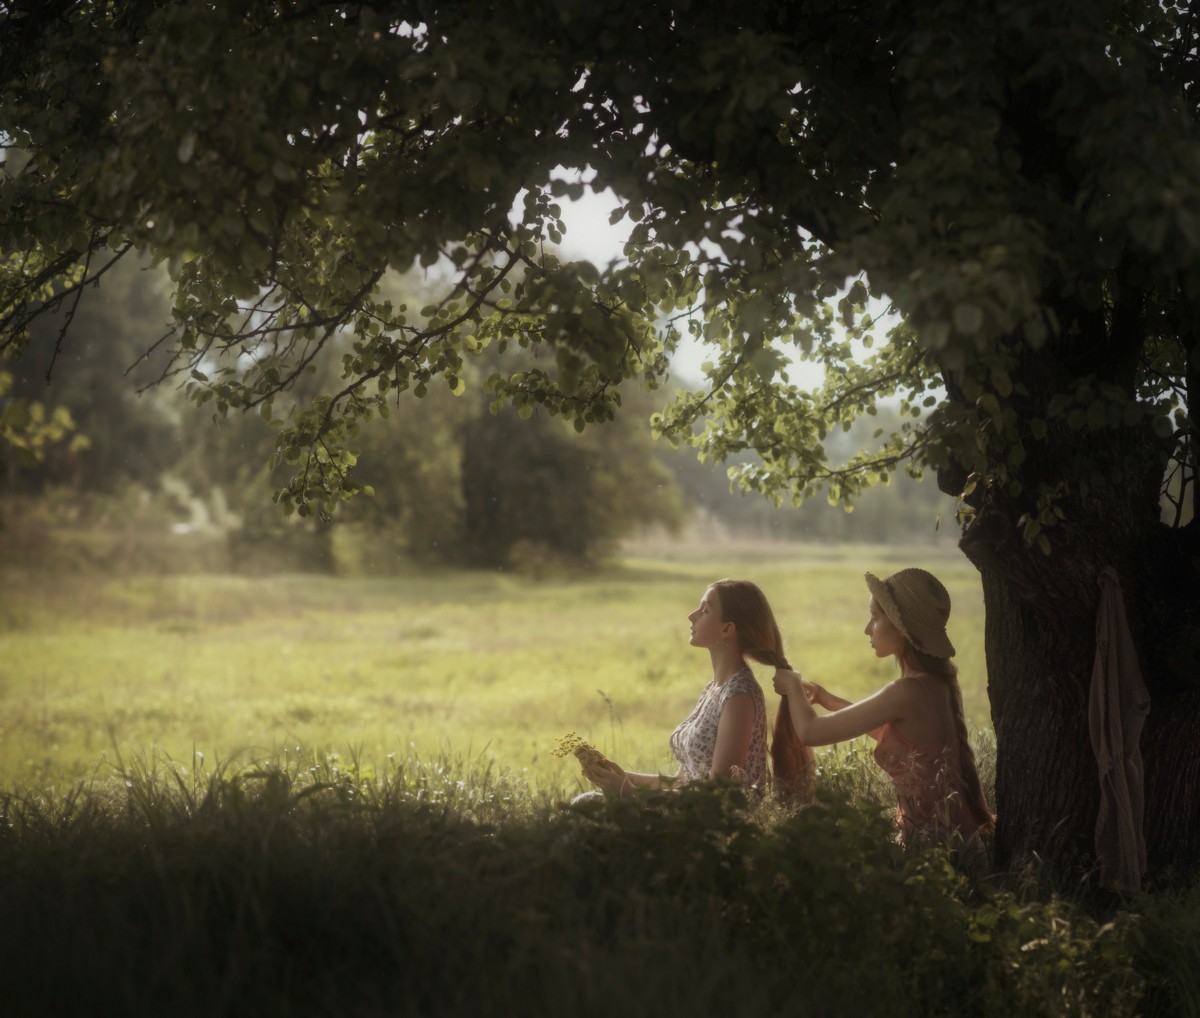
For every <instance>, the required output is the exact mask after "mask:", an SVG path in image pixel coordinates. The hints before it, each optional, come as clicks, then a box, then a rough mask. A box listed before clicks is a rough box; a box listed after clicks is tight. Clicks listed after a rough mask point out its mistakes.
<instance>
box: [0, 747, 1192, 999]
mask: <svg viewBox="0 0 1200 1018" xmlns="http://www.w3.org/2000/svg"><path fill="white" fill-rule="evenodd" d="M889 832H890V829H889V825H888V822H887V821H886V819H885V818H883V817H882V816H881V815H880V812H879V810H878V809H875V808H871V807H870V806H868V807H867V808H865V809H864V808H861V807H860V806H856V805H854V804H852V803H850V802H849V801H847V800H846V799H845V798H841V797H832V798H831V799H830V800H829V801H825V802H822V803H820V804H819V805H816V806H813V807H810V808H807V809H804V810H801V811H793V810H787V809H783V808H781V807H780V806H778V805H777V804H773V803H769V802H768V803H761V804H760V803H749V802H747V801H746V799H745V798H744V797H743V796H742V795H741V794H740V793H739V792H737V791H735V790H732V789H721V788H696V789H688V790H684V791H683V792H680V793H675V794H662V795H658V796H654V797H648V798H645V799H642V800H640V801H637V802H631V801H621V802H615V803H600V804H596V805H590V806H588V807H582V806H580V807H570V806H567V805H565V804H564V803H562V802H558V801H553V800H551V799H548V798H538V797H536V796H535V795H533V794H532V793H531V792H530V790H529V788H528V787H527V786H525V785H524V784H523V783H521V782H519V781H514V780H513V779H512V778H511V777H510V776H509V775H507V774H503V773H496V772H494V771H490V770H480V769H478V768H475V769H474V770H470V769H468V768H464V767H463V766H462V765H461V764H456V765H451V764H448V763H446V762H445V761H442V762H441V763H422V762H420V761H408V762H406V763H403V764H401V763H398V762H391V763H389V766H388V769H387V770H386V772H385V773H383V774H374V773H371V772H370V771H369V770H368V769H366V768H359V767H358V766H357V765H353V766H351V767H350V768H349V769H348V770H339V768H338V767H337V766H335V765H333V764H330V763H329V762H328V761H319V760H318V761H312V760H309V761H305V762H302V763H297V761H295V760H294V759H291V760H287V761H280V760H276V761H271V762H266V763H263V764H260V765H258V766H256V767H253V768H250V769H247V770H244V771H241V772H239V773H237V774H233V773H230V772H227V771H225V770H223V769H222V768H219V767H218V768H216V769H215V770H213V771H204V770H201V772H200V773H188V772H187V771H186V770H185V769H184V768H182V767H179V766H176V765H173V764H171V765H168V766H165V767H164V766H149V767H148V766H145V765H142V766H139V767H135V768H127V769H125V770H124V771H123V772H121V773H120V774H119V775H118V777H117V778H115V779H109V780H103V781H101V780H96V781H93V782H92V783H89V784H86V785H85V784H81V785H77V786H75V787H74V788H72V789H70V790H69V791H66V792H34V791H28V790H26V791H20V792H9V793H6V794H3V795H2V796H0V903H2V904H0V957H3V958H4V959H5V963H6V968H7V969H8V971H9V972H10V973H14V974H15V975H14V976H13V977H12V978H10V979H9V980H7V984H8V985H7V987H6V998H7V1000H6V1011H7V1013H8V1014H10V1015H24V1014H49V1013H53V1014H62V1015H68V1014H80V1013H87V1014H100V1013H113V1014H123V1015H138V1014H173V1015H191V1014H292V1013H321V1014H330V1015H351V1014H353V1015H361V1014H385V1013H386V1014H389V1015H405V1014H471V1015H491V1014H497V1015H499V1014H506V1015H507V1014H514V1013H522V1014H534V1015H537V1014H551V1013H554V1014H561V1013H568V1014H571V1013H574V1014H584V1015H587V1014H596V1015H601V1014H613V1013H621V1012H622V1011H625V1012H626V1013H651V1012H653V1011H661V1012H662V1013H687V1012H688V1011H693V1010H694V1011H695V1012H696V1013H721V1012H723V1011H728V1012H731V1013H757V1014H772V1013H778V1012H781V1011H787V1012H789V1013H803V1014H829V1013H838V1014H841V1013H856V1014H883V1013H886V1014H888V1015H908V1014H911V1015H922V1016H927V1015H938V1014H954V1015H961V1014H980V1015H992V1014H996V1015H1000V1014H1003V1015H1010V1014H1014V1013H1016V1014H1022V1015H1034V1014H1045V1015H1059V1014H1079V1015H1085V1014H1097V1013H1103V1014H1105V1015H1127V1014H1135V1013H1138V1012H1139V1001H1140V1002H1142V1003H1143V1004H1146V1005H1151V1006H1150V1008H1149V1010H1147V1011H1146V1012H1145V1013H1164V1014H1165V1013H1179V1010H1178V1008H1179V1006H1180V1005H1181V1004H1185V1003H1186V1002H1187V1001H1189V1000H1190V1001H1191V1003H1192V1004H1193V1005H1194V1003H1195V996H1194V994H1195V991H1196V987H1195V986H1191V987H1190V988H1189V984H1188V983H1187V980H1191V981H1192V982H1194V981H1195V975H1194V973H1195V971H1196V967H1195V966H1194V965H1192V966H1191V967H1190V968H1187V967H1182V968H1181V969H1179V970H1174V971H1171V972H1164V971H1163V970H1162V968H1161V967H1156V966H1155V963H1154V962H1155V959H1156V958H1166V957H1168V955H1165V954H1162V953H1161V952H1160V951H1159V948H1160V946H1163V945H1165V944H1166V943H1168V942H1169V943H1170V944H1171V948H1172V953H1171V954H1170V955H1169V957H1171V958H1174V959H1178V960H1184V959H1186V958H1187V956H1188V952H1189V951H1190V952H1191V953H1192V954H1193V955H1194V953H1195V952H1196V950H1197V949H1198V948H1200V931H1198V930H1197V926H1196V923H1195V922H1194V921H1188V920H1187V919H1186V916H1187V915H1189V914H1194V913H1195V909H1194V908H1193V909H1192V911H1191V912H1190V913H1189V912H1187V911H1186V908H1187V905H1186V903H1185V904H1184V906H1183V907H1184V908H1185V911H1184V912H1182V913H1175V912H1172V910H1171V909H1172V908H1173V905H1172V906H1170V907H1168V906H1166V904H1165V901H1166V899H1164V902H1163V903H1155V902H1153V901H1151V902H1150V903H1149V906H1150V908H1149V910H1148V911H1147V915H1148V918H1142V917H1139V916H1137V915H1135V914H1133V913H1131V912H1129V911H1119V912H1116V913H1115V914H1113V915H1111V916H1106V917H1103V918H1101V919H1098V918H1096V917H1095V916H1093V915H1092V914H1090V913H1089V911H1088V910H1087V909H1086V908H1084V907H1082V906H1080V905H1078V904H1074V903H1071V902H1069V901H1066V900H1063V899H1061V898H1059V897H1056V896H1053V895H1049V894H1046V893H1044V892H1039V891H1038V890H1037V889H1036V887H1035V886H1034V885H1033V884H1031V883H1025V884H1022V883H1021V882H1019V881H998V882H996V883H995V885H994V886H983V885H981V886H977V887H972V886H970V885H968V883H967V882H966V881H964V880H963V879H962V878H961V877H960V876H959V875H957V874H956V873H955V872H954V870H953V869H952V868H951V867H950V866H949V865H948V864H947V862H946V861H945V859H944V858H943V857H942V856H941V855H939V854H936V853H929V854H920V855H908V856H906V855H904V854H903V853H902V852H901V851H900V850H899V849H897V847H896V846H895V845H894V844H892V843H891V842H890V840H889ZM1191 897H1192V898H1193V899H1196V898H1197V897H1198V895H1197V894H1196V892H1195V891H1193V892H1192V895H1191ZM1196 903H1197V902H1196V901H1192V903H1191V904H1192V905H1193V906H1194V905H1195V904H1196ZM1155 909H1156V911H1155ZM84 988H86V989H84ZM1189 992H1190V993H1192V994H1193V996H1192V997H1190V998H1189V997H1188V996H1187V994H1188V993H1189ZM1193 1013H1195V1012H1194V1011H1193Z"/></svg>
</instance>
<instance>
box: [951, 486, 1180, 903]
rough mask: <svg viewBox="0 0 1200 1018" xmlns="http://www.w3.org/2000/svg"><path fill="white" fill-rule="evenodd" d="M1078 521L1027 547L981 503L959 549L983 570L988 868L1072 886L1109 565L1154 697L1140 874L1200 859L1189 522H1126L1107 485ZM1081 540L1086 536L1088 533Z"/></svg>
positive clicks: (1094, 779)
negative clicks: (989, 764)
mask: <svg viewBox="0 0 1200 1018" xmlns="http://www.w3.org/2000/svg"><path fill="white" fill-rule="evenodd" d="M1114 480H1115V479H1114ZM1098 499H1099V504H1096V503H1095V501H1094V502H1093V504H1091V505H1089V507H1088V512H1087V513H1086V519H1087V524H1086V527H1085V526H1080V527H1079V530H1078V532H1072V531H1073V530H1074V528H1072V527H1071V526H1070V525H1069V524H1068V525H1066V526H1065V528H1064V531H1065V532H1064V533H1062V534H1060V535H1056V536H1057V537H1058V540H1057V541H1056V544H1055V547H1054V551H1053V554H1051V555H1049V556H1044V555H1042V554H1041V553H1040V552H1037V551H1034V550H1030V549H1025V548H1024V547H1023V546H1022V542H1021V538H1020V535H1019V533H1018V532H1017V530H1016V527H1015V526H1014V525H1013V524H1012V523H1011V522H1010V521H1011V519H1012V516H1011V513H1005V512H1003V511H1001V510H1000V509H999V508H997V506H996V504H995V503H994V502H993V503H990V504H989V503H988V502H987V501H986V500H985V502H984V505H983V508H982V509H981V511H980V512H979V514H978V515H977V517H976V519H975V521H974V523H972V525H971V526H970V527H969V528H968V530H967V531H966V532H965V534H964V537H963V540H962V542H961V547H962V549H963V551H964V553H965V554H966V555H967V557H968V558H969V559H970V560H971V561H972V562H973V563H974V564H975V565H976V567H977V568H978V569H979V571H980V575H981V580H982V586H983V593H984V601H985V609H986V623H985V651H986V656H987V671H988V696H989V699H990V702H991V707H992V723H993V726H994V728H995V732H996V745H997V749H996V796H995V798H996V801H995V803H993V806H994V807H995V809H996V811H997V824H996V840H995V849H996V864H997V866H998V867H1007V866H1011V865H1019V864H1020V863H1022V862H1023V861H1025V860H1028V859H1034V860H1037V861H1038V863H1039V864H1041V865H1042V866H1043V867H1044V868H1046V869H1048V870H1049V872H1050V873H1051V874H1053V875H1055V876H1056V877H1057V878H1059V879H1061V880H1064V881H1069V880H1074V879H1077V878H1079V877H1080V876H1082V875H1086V874H1088V873H1093V872H1094V864H1095V860H1096V853H1095V829H1096V820H1097V814H1098V809H1099V804H1100V791H1099V789H1100V785H1099V772H1098V768H1097V763H1096V758H1095V755H1094V753H1093V750H1092V746H1091V741H1090V737H1089V730H1088V694H1089V689H1090V683H1091V672H1092V666H1093V662H1094V658H1095V648H1096V640H1095V619H1096V613H1097V608H1098V605H1099V587H1098V582H1097V580H1098V576H1099V573H1100V570H1101V569H1103V568H1104V566H1105V565H1113V567H1114V568H1116V569H1117V572H1118V574H1119V575H1120V577H1121V586H1122V592H1123V598H1124V601H1125V605H1126V613H1127V615H1128V618H1129V623H1130V628H1131V631H1132V634H1133V636H1134V642H1135V644H1136V645H1137V650H1138V657H1139V662H1140V665H1141V669H1142V672H1143V676H1144V678H1145V681H1146V684H1147V687H1148V688H1149V690H1150V694H1151V712H1150V717H1149V719H1148V720H1147V723H1146V727H1145V729H1144V730H1143V733H1142V738H1141V743H1140V750H1141V756H1142V761H1143V767H1144V774H1145V781H1144V794H1145V813H1144V822H1143V830H1144V834H1145V838H1146V848H1147V871H1148V874H1150V875H1154V874H1161V873H1163V872H1164V871H1166V870H1168V869H1173V870H1176V871H1183V872H1187V871H1191V870H1193V869H1195V868H1196V866H1197V865H1198V864H1200V798H1198V795H1197V793H1200V737H1198V735H1200V656H1198V654H1200V612H1198V601H1200V598H1198V597H1197V568H1196V563H1197V562H1198V561H1200V559H1197V557H1196V553H1197V549H1196V547H1195V545H1196V534H1195V528H1194V527H1192V528H1185V529H1184V530H1171V529H1169V528H1167V527H1165V526H1163V525H1162V524H1160V523H1157V522H1149V523H1148V524H1147V525H1146V526H1144V527H1142V528H1140V531H1141V532H1140V534H1139V533H1138V528H1133V527H1130V526H1128V524H1129V522H1130V516H1129V513H1128V511H1127V510H1128V509H1129V507H1130V505H1131V504H1132V503H1133V501H1134V499H1133V497H1132V496H1131V494H1130V491H1129V487H1128V486H1127V485H1121V484H1119V483H1114V484H1113V485H1111V487H1110V488H1109V490H1108V491H1107V492H1104V493H1101V495H1100V496H1099V497H1098ZM1085 534H1086V538H1085Z"/></svg>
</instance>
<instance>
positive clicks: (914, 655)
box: [900, 639, 996, 831]
mask: <svg viewBox="0 0 1200 1018" xmlns="http://www.w3.org/2000/svg"><path fill="white" fill-rule="evenodd" d="M900 657H901V662H900V663H901V665H907V666H908V668H909V670H911V671H918V672H922V673H923V674H925V675H932V676H933V677H934V678H936V679H938V680H939V681H941V682H943V683H945V685H946V687H947V688H948V689H949V690H950V706H951V709H952V710H953V712H954V728H955V731H956V732H957V734H958V759H959V769H960V770H961V771H962V778H963V791H964V792H965V793H966V801H967V808H968V809H969V810H970V811H971V816H972V817H974V818H975V820H976V821H977V822H978V823H979V824H980V825H981V826H982V829H983V830H989V831H990V830H991V829H992V827H993V825H994V824H995V822H996V815H995V814H994V813H993V812H992V810H991V808H990V807H989V806H988V801H987V796H985V795H984V794H983V783H982V782H981V781H980V780H979V769H978V767H977V766H976V764H975V751H974V750H973V749H971V742H970V740H969V739H968V738H967V719H966V715H965V714H964V712H963V701H962V688H961V687H960V686H959V684H958V666H957V665H955V663H954V662H953V661H952V660H951V659H950V658H948V657H934V655H932V654H926V653H925V652H924V651H921V650H918V649H917V648H916V647H914V646H913V645H912V641H910V640H907V639H906V640H905V641H904V650H903V651H902V653H901V655H900Z"/></svg>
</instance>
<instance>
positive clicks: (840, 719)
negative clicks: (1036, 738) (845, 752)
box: [775, 569, 994, 857]
mask: <svg viewBox="0 0 1200 1018" xmlns="http://www.w3.org/2000/svg"><path fill="white" fill-rule="evenodd" d="M866 580H867V586H868V587H869V588H870V590H871V606H870V611H871V617H870V619H869V620H868V621H867V625H866V629H865V630H864V632H865V633H866V635H867V637H868V638H869V639H870V641H871V646H872V647H873V648H874V650H875V656H876V657H889V656H891V657H895V658H896V661H897V663H898V664H899V666H900V676H899V678H897V679H894V680H892V681H891V682H889V683H888V684H887V685H886V686H884V687H883V688H882V689H880V690H879V691H878V692H875V693H873V694H872V695H871V696H868V697H867V698H866V699H863V700H859V701H858V702H857V703H851V702H850V701H849V700H845V699H843V698H842V697H840V696H835V695H834V694H833V693H831V692H829V690H827V689H825V688H823V687H822V686H819V685H817V684H816V683H815V682H809V681H808V680H806V679H802V678H801V677H800V675H799V674H798V673H797V672H793V671H787V670H784V669H780V670H779V671H777V672H776V673H775V691H776V692H777V693H779V694H780V695H783V696H786V697H787V700H788V705H789V708H790V711H791V718H792V724H793V725H794V726H795V728H796V734H797V735H798V736H799V738H800V741H801V742H803V743H806V744H808V745H812V746H826V745H829V744H831V743H834V742H844V741H845V740H847V739H853V738H856V737H857V736H860V735H870V736H871V737H872V738H874V739H875V740H876V746H875V762H876V763H878V764H879V766H880V767H882V768H883V769H884V770H885V771H887V773H888V774H889V775H890V777H891V779H892V782H893V783H894V784H895V786H896V797H897V802H898V806H897V810H896V820H897V823H898V825H899V836H900V840H901V841H902V842H905V843H911V842H913V841H914V840H919V841H931V842H936V843H942V844H948V845H950V846H951V847H952V848H967V849H968V850H969V852H968V854H970V855H972V856H976V857H978V854H979V852H980V851H981V848H982V846H981V845H980V842H979V839H978V837H977V835H978V834H979V833H980V832H982V831H987V830H990V829H991V827H992V822H993V819H994V818H993V816H992V813H991V810H990V809H989V808H988V804H987V800H986V798H985V797H984V794H983V788H982V786H981V785H980V782H979V773H978V771H977V770H976V767H975V754H974V753H973V752H972V751H971V746H970V743H969V742H968V741H967V725H966V720H965V719H964V717H963V707H962V692H961V690H960V689H959V686H958V669H957V668H956V667H955V665H954V663H953V662H952V661H951V660H950V659H951V658H952V657H953V656H954V645H953V644H952V643H951V642H950V638H949V637H948V636H947V635H946V620H947V619H948V618H949V617H950V595H949V593H948V592H947V591H946V588H945V587H944V586H943V585H942V584H941V582H940V581H939V580H938V579H937V577H936V576H934V575H933V574H931V573H928V572H926V571H925V570H924V569H901V570H900V571H899V572H897V573H893V574H892V575H891V576H889V577H888V578H887V579H885V580H881V579H879V577H877V576H874V575H872V574H871V573H867V574H866ZM813 704H816V705H817V706H818V707H822V708H824V709H825V710H827V711H829V713H828V714H824V715H818V714H817V712H816V711H815V710H814V709H813Z"/></svg>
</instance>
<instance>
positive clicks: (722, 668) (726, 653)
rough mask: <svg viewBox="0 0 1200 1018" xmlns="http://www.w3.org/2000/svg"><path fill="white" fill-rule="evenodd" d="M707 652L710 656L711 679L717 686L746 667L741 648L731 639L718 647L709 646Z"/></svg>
mask: <svg viewBox="0 0 1200 1018" xmlns="http://www.w3.org/2000/svg"><path fill="white" fill-rule="evenodd" d="M708 654H709V657H711V658H712V666H713V680H714V681H715V682H716V684H717V685H718V686H723V685H724V684H725V683H726V682H728V681H729V679H730V678H732V677H733V676H734V675H736V674H737V673H738V672H740V671H741V670H742V669H743V668H745V667H746V658H745V657H744V656H743V655H742V651H741V648H740V647H738V645H737V644H736V643H734V642H732V641H731V642H729V643H723V644H721V645H720V646H719V647H710V648H709V650H708Z"/></svg>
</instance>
